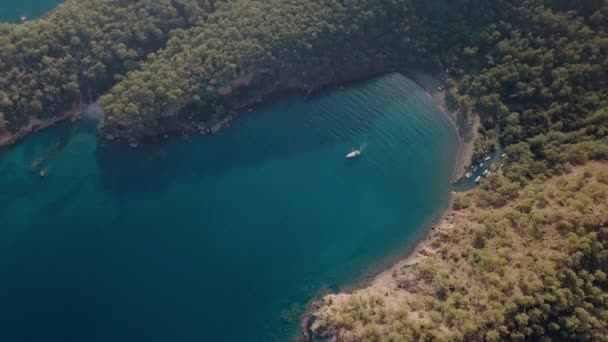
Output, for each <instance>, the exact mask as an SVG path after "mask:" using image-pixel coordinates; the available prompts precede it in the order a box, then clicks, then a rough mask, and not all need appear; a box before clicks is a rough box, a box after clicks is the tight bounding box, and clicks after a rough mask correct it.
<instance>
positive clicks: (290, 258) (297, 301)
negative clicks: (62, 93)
mask: <svg viewBox="0 0 608 342" xmlns="http://www.w3.org/2000/svg"><path fill="white" fill-rule="evenodd" d="M94 125H95V124H94V123H91V122H82V123H80V124H79V125H78V126H70V125H68V124H64V125H60V126H58V127H55V128H52V129H49V130H47V131H44V132H43V133H41V134H38V135H35V136H32V137H29V138H27V139H26V140H25V141H24V142H22V143H20V144H18V145H17V146H14V147H12V148H10V149H8V150H6V151H3V152H0V341H45V342H55V341H87V342H96V341H99V342H107V341H113V342H121V341H125V342H126V341H129V342H131V341H147V342H148V341H163V342H165V341H245V340H246V341H268V340H276V341H284V340H289V339H290V338H292V337H293V336H295V334H296V333H297V331H298V325H299V316H300V314H301V313H302V312H303V309H304V306H305V305H306V303H307V302H308V301H309V300H310V299H311V298H313V297H314V296H315V295H317V294H318V293H319V292H320V291H322V290H323V289H327V288H328V287H343V286H348V285H350V284H353V283H356V282H357V281H360V280H362V279H363V278H364V277H365V276H366V274H367V273H368V272H370V271H373V270H375V269H377V268H378V267H380V266H382V265H385V264H386V263H388V262H391V261H394V260H395V259H396V258H398V257H399V256H401V255H403V254H404V253H405V252H406V250H407V248H408V246H411V244H412V243H413V242H414V241H415V240H416V239H417V238H419V237H420V236H421V234H422V233H423V231H424V228H425V225H427V224H429V223H430V221H431V220H432V219H433V216H435V215H437V214H438V213H439V212H440V211H441V210H442V208H443V207H444V206H445V204H446V200H447V194H448V191H449V184H448V182H449V179H450V176H451V172H452V169H453V164H454V162H455V157H456V154H457V147H458V146H457V144H458V143H457V142H458V139H457V136H456V132H455V130H454V129H453V128H452V126H451V124H450V123H449V121H448V120H447V118H446V117H445V116H444V115H443V114H441V113H440V112H439V111H438V110H437V109H436V107H435V105H434V104H433V103H432V102H431V100H430V99H429V98H428V97H427V96H426V95H425V94H424V93H423V91H422V90H421V89H420V88H418V87H417V86H416V85H415V84H414V83H413V82H412V81H410V80H409V79H407V78H405V77H403V76H400V75H389V76H386V77H383V78H379V79H375V80H371V81H369V82H366V83H364V84H361V85H357V86H352V87H349V88H347V89H346V90H336V91H333V92H330V93H328V94H326V95H322V96H318V97H316V98H314V99H312V100H309V101H303V100H300V99H298V98H286V99H284V100H281V101H279V102H277V103H274V104H271V105H267V106H265V107H263V108H261V109H259V110H256V111H254V112H253V113H247V114H245V115H243V116H242V117H241V118H240V119H238V120H237V121H236V122H235V124H234V126H233V127H232V128H231V129H228V130H225V131H222V132H221V133H220V134H219V135H216V136H208V137H191V138H189V139H187V140H182V139H173V140H171V139H170V140H169V141H167V142H165V143H163V144H159V145H157V146H145V147H140V148H138V149H129V148H125V147H122V146H115V145H109V144H107V143H105V144H104V143H101V142H100V141H98V139H97V138H96V136H95V129H94ZM359 146H363V147H364V150H363V154H362V155H361V157H360V158H359V159H357V160H347V159H346V158H344V156H345V154H346V153H348V152H349V151H350V150H351V148H352V147H359ZM40 158H42V164H41V165H40V166H38V167H36V168H35V169H36V171H32V170H31V165H32V161H33V160H36V159H40ZM42 167H48V170H49V173H48V175H47V177H46V178H44V179H41V178H40V177H38V175H37V170H40V168H42Z"/></svg>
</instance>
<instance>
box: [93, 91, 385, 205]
mask: <svg viewBox="0 0 608 342" xmlns="http://www.w3.org/2000/svg"><path fill="white" fill-rule="evenodd" d="M385 82H386V81H385ZM356 90H357V87H356V86H355V91H353V90H352V88H351V89H350V90H349V92H340V91H336V92H332V93H330V94H327V95H321V96H318V97H315V98H314V99H312V100H311V101H304V100H302V99H294V98H287V99H283V100H280V101H278V102H275V103H273V104H270V105H266V106H264V107H262V108H261V109H259V110H256V111H255V112H253V113H246V114H244V115H243V116H242V117H240V118H239V119H238V120H236V121H235V123H234V126H233V127H231V128H229V129H227V130H223V131H221V132H220V133H219V134H217V135H215V136H212V137H201V136H193V137H190V138H176V139H172V140H170V141H162V142H158V143H149V144H144V145H142V146H140V147H139V148H137V149H130V148H128V147H126V146H123V145H117V144H113V143H105V144H104V146H100V147H99V148H98V150H97V162H98V166H99V168H100V169H101V184H102V186H103V188H104V190H106V191H108V192H111V193H113V194H115V195H126V194H131V193H142V194H144V193H150V192H162V191H165V190H166V189H167V188H168V187H169V186H170V185H171V184H172V183H173V182H177V181H183V182H187V181H188V180H192V179H200V178H203V177H209V176H214V175H218V174H222V173H224V172H227V171H229V170H230V169H232V168H240V167H244V166H247V165H249V164H255V163H259V162H262V161H265V160H272V159H282V158H288V157H290V156H295V155H299V154H304V153H309V152H312V151H315V150H318V149H323V148H325V147H327V146H330V145H333V144H337V143H344V142H348V141H353V139H354V137H355V136H357V135H360V134H361V132H362V131H365V130H366V129H368V128H369V127H371V126H373V124H374V121H375V120H377V119H378V118H379V117H380V116H382V115H384V114H385V113H386V112H387V110H386V106H388V105H389V104H390V102H391V101H378V100H371V101H367V99H364V97H365V95H366V94H364V93H358V92H357V91H356ZM353 97H358V98H361V99H359V100H358V101H356V102H357V103H356V106H352V107H349V108H344V106H343V104H344V103H346V102H348V101H351V102H352V98H353ZM260 116H272V119H271V120H270V119H268V120H259V117H260ZM290 127H291V128H293V129H289V128H290ZM345 128H346V129H345ZM359 143H360V142H358V141H353V144H359ZM353 147H355V146H353ZM347 152H348V151H344V153H347ZM340 157H342V156H340Z"/></svg>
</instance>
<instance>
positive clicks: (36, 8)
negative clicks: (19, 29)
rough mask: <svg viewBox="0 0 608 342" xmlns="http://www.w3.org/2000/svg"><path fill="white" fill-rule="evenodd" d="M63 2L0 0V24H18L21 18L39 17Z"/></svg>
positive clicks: (55, 0) (60, 0) (50, 0)
mask: <svg viewBox="0 0 608 342" xmlns="http://www.w3.org/2000/svg"><path fill="white" fill-rule="evenodd" d="M62 2H63V0H19V1H15V0H0V9H2V12H1V13H0V22H9V23H18V22H19V21H20V18H21V16H26V17H27V18H28V19H33V18H36V17H39V16H41V15H43V14H45V13H47V12H48V11H50V10H52V9H53V8H55V7H56V6H57V5H59V4H60V3H62Z"/></svg>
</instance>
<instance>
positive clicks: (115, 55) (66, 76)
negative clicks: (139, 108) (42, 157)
mask: <svg viewBox="0 0 608 342" xmlns="http://www.w3.org/2000/svg"><path fill="white" fill-rule="evenodd" d="M205 4H206V3H204V2H201V3H199V2H197V1H187V0H183V1H169V0H160V1H152V0H142V1H124V0H121V1H113V0H79V1H76V0H69V1H67V2H66V3H64V4H62V5H60V6H59V7H58V8H57V9H56V10H55V11H53V12H52V13H51V14H49V15H47V16H45V17H43V18H40V19H37V20H35V21H31V22H26V23H23V24H19V25H9V24H0V132H1V131H9V132H10V131H15V130H17V129H18V128H19V127H21V126H23V125H25V124H27V122H28V119H29V118H31V117H39V118H45V117H52V116H56V115H59V114H61V113H63V112H66V111H69V110H73V109H76V108H78V107H79V106H80V105H82V104H84V103H89V102H92V101H93V100H94V99H96V98H97V97H98V96H99V95H101V94H103V93H104V92H105V91H107V90H108V89H109V88H110V87H111V86H112V85H114V84H116V83H117V82H120V80H121V78H122V77H123V75H124V74H125V73H126V72H127V71H129V70H135V69H138V68H139V67H140V64H141V61H142V60H144V59H145V58H146V57H147V56H148V54H150V53H151V52H153V51H156V50H157V49H159V48H160V47H162V46H164V45H165V42H166V40H167V39H168V38H169V36H170V35H171V34H172V33H173V32H174V30H175V29H179V28H184V27H188V26H191V25H193V24H194V23H198V22H201V21H204V18H205V17H206V15H207V13H209V12H210V11H211V10H212V7H211V6H210V5H209V6H205Z"/></svg>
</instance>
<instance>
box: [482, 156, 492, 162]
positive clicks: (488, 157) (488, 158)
mask: <svg viewBox="0 0 608 342" xmlns="http://www.w3.org/2000/svg"><path fill="white" fill-rule="evenodd" d="M490 159H492V157H491V156H487V157H486V158H485V159H484V160H485V161H488V160H490Z"/></svg>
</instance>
